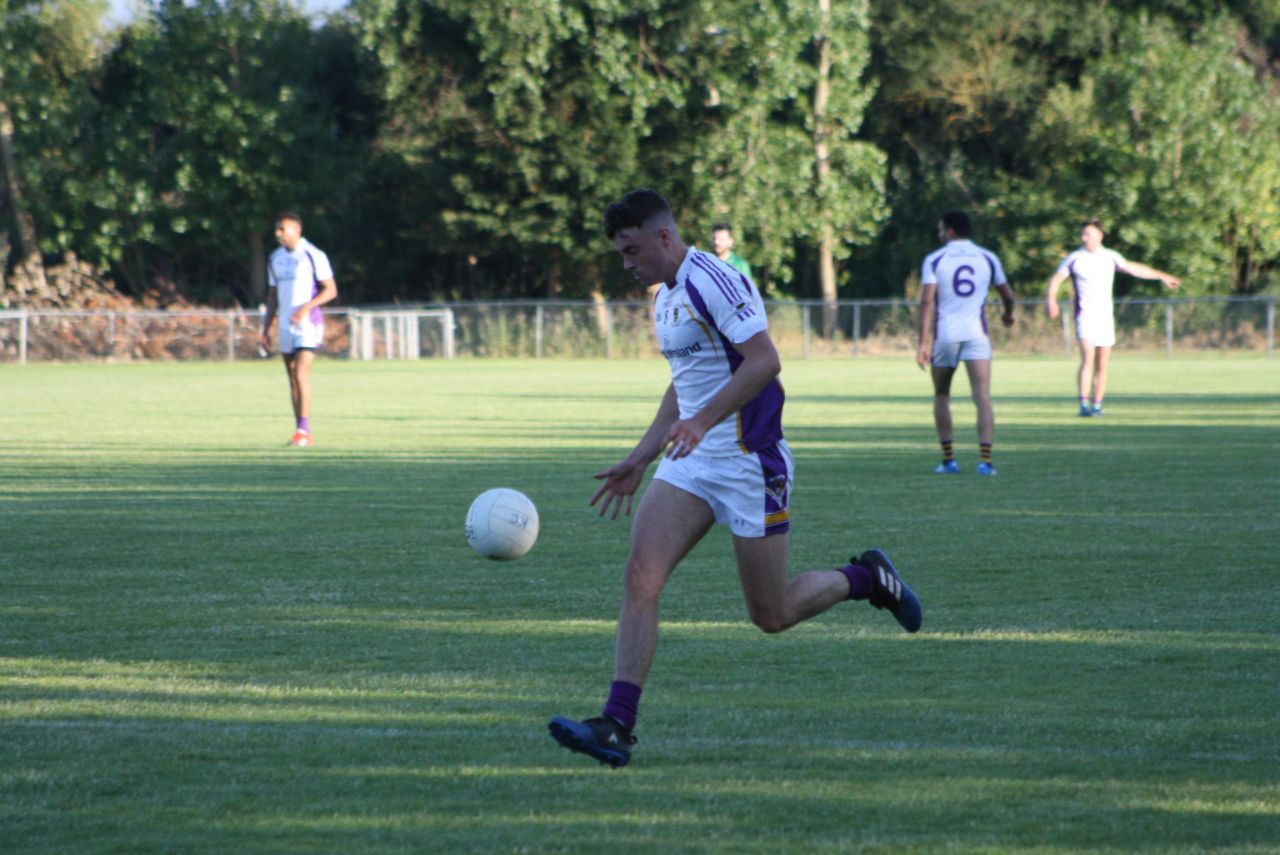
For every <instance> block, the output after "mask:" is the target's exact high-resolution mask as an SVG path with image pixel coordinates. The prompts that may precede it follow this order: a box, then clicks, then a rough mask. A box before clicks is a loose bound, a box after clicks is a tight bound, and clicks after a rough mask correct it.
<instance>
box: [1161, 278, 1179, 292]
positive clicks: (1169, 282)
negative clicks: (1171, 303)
mask: <svg viewBox="0 0 1280 855" xmlns="http://www.w3.org/2000/svg"><path fill="white" fill-rule="evenodd" d="M1181 284H1182V280H1181V279H1179V278H1178V277H1177V276H1166V277H1164V287H1166V288H1171V289H1172V288H1177V287H1178V286H1179V285H1181Z"/></svg>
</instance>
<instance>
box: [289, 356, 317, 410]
mask: <svg viewBox="0 0 1280 855" xmlns="http://www.w3.org/2000/svg"><path fill="white" fill-rule="evenodd" d="M294 357H295V358H294V362H293V383H294V385H295V388H296V389H297V406H296V407H295V408H294V415H295V416H297V417H298V418H300V419H306V418H310V416H311V364H312V363H313V362H315V359H316V354H315V351H313V350H298V351H295V352H294Z"/></svg>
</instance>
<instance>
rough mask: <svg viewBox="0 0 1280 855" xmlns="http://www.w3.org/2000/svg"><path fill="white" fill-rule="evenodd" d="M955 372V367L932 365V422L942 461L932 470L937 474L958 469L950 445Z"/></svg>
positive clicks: (945, 473) (953, 472) (957, 470)
mask: <svg viewBox="0 0 1280 855" xmlns="http://www.w3.org/2000/svg"><path fill="white" fill-rule="evenodd" d="M955 373H956V370H955V368H945V367H940V366H937V365H934V366H933V371H932V375H933V423H934V425H935V426H936V427H937V429H938V443H939V444H940V445H941V446H942V463H941V464H939V465H938V468H936V469H934V470H933V471H934V473H936V474H938V475H950V474H955V473H956V472H959V471H960V470H959V468H958V466H957V464H956V461H955V456H954V454H953V453H952V445H951V442H952V439H953V437H954V434H953V433H952V430H953V427H952V422H951V380H952V378H953V377H955Z"/></svg>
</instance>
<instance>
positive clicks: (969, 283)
mask: <svg viewBox="0 0 1280 855" xmlns="http://www.w3.org/2000/svg"><path fill="white" fill-rule="evenodd" d="M920 282H921V283H922V284H924V285H937V286H938V299H937V301H936V302H935V304H934V305H935V306H936V311H937V314H936V315H935V316H934V323H933V326H934V341H935V342H936V343H937V344H948V343H950V342H954V341H973V340H975V339H981V338H985V337H986V335H987V317H986V313H985V312H984V311H983V306H984V305H985V304H986V302H987V294H988V292H990V290H991V286H993V285H1004V284H1007V280H1006V279H1005V276H1004V267H1002V266H1001V264H1000V259H999V258H997V257H996V255H995V253H993V252H991V251H990V250H987V249H983V248H982V247H980V246H978V245H977V244H976V243H974V242H973V241H971V240H968V239H964V238H961V239H957V240H953V241H949V242H948V243H947V245H946V246H944V247H942V248H941V249H939V250H936V251H934V252H931V253H929V255H927V256H926V257H925V260H924V265H923V267H922V268H921V271H920Z"/></svg>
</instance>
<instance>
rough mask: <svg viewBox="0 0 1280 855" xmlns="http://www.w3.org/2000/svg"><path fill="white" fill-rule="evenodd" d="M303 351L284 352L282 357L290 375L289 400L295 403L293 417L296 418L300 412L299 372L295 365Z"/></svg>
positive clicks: (285, 371) (285, 369)
mask: <svg viewBox="0 0 1280 855" xmlns="http://www.w3.org/2000/svg"><path fill="white" fill-rule="evenodd" d="M301 352H302V351H299V350H295V351H294V352H293V353H282V354H280V358H281V359H283V360H284V373H285V374H286V375H288V377H289V400H290V402H291V403H292V404H293V417H294V418H295V419H296V418H298V416H299V413H298V372H297V368H296V367H295V366H296V365H297V362H298V354H299V353H301Z"/></svg>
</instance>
